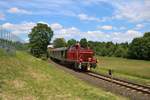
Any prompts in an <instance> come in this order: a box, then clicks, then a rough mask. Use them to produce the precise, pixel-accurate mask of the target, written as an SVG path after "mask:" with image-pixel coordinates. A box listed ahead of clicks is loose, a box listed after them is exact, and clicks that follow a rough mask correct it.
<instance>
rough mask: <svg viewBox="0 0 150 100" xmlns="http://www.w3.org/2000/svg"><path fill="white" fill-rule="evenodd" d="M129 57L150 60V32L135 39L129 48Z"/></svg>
mask: <svg viewBox="0 0 150 100" xmlns="http://www.w3.org/2000/svg"><path fill="white" fill-rule="evenodd" d="M128 56H129V58H134V59H145V60H150V32H147V33H145V34H144V36H143V37H140V38H135V39H133V41H132V43H131V44H130V46H129V50H128Z"/></svg>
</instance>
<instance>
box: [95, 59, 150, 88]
mask: <svg viewBox="0 0 150 100" xmlns="http://www.w3.org/2000/svg"><path fill="white" fill-rule="evenodd" d="M97 58H98V66H97V68H96V69H94V71H96V72H99V73H102V74H107V75H108V70H109V69H111V70H112V75H113V76H114V77H118V78H122V79H126V80H129V81H133V82H137V83H140V84H146V85H150V61H144V60H132V59H125V58H117V57H97Z"/></svg>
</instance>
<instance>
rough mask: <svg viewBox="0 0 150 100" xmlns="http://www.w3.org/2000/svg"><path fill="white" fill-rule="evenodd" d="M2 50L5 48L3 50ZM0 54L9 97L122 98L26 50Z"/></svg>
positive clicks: (1, 81)
mask: <svg viewBox="0 0 150 100" xmlns="http://www.w3.org/2000/svg"><path fill="white" fill-rule="evenodd" d="M0 52H1V51H0ZM1 54H2V55H3V57H2V56H0V96H1V99H2V100H3V99H4V100H5V99H8V100H93V99H95V100H98V99H100V100H110V99H111V100H116V99H118V100H122V99H124V98H122V97H120V96H116V95H114V94H111V93H110V92H105V91H103V90H100V89H97V88H96V87H93V86H90V85H88V84H86V83H84V82H83V81H81V80H79V79H77V78H75V77H73V76H72V75H70V74H68V73H65V72H64V71H62V70H60V69H57V68H56V67H55V66H54V65H52V64H50V63H47V62H45V61H42V60H41V59H37V58H34V57H32V56H31V55H29V54H27V53H24V52H17V54H16V56H13V57H10V56H4V55H5V53H3V52H1Z"/></svg>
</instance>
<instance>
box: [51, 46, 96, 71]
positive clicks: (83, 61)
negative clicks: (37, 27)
mask: <svg viewBox="0 0 150 100" xmlns="http://www.w3.org/2000/svg"><path fill="white" fill-rule="evenodd" d="M48 55H49V57H50V58H51V59H53V60H55V61H58V62H64V63H66V64H69V65H71V67H72V68H74V69H78V70H83V71H88V70H91V68H96V66H97V59H96V58H95V57H94V51H93V50H92V49H90V48H89V47H87V48H83V47H81V46H80V44H79V43H76V44H75V45H72V46H70V47H61V48H51V47H50V48H48Z"/></svg>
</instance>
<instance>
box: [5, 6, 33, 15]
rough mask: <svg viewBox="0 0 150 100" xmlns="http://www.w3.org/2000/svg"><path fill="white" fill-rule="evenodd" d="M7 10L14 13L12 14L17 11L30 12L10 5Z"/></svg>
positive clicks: (21, 12)
mask: <svg viewBox="0 0 150 100" xmlns="http://www.w3.org/2000/svg"><path fill="white" fill-rule="evenodd" d="M8 12H9V13H14V14H17V13H20V14H31V12H29V11H27V10H25V9H20V8H17V7H12V8H10V9H8Z"/></svg>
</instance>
